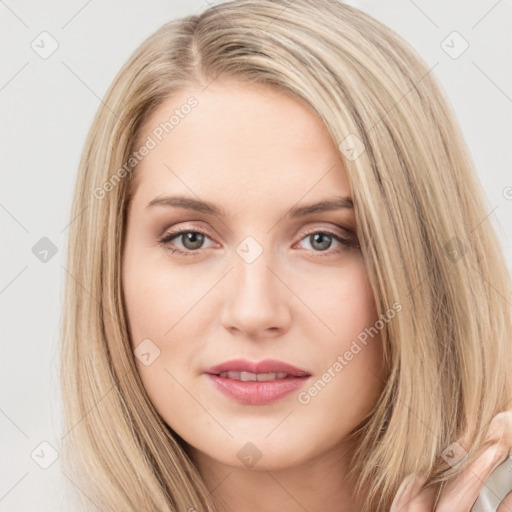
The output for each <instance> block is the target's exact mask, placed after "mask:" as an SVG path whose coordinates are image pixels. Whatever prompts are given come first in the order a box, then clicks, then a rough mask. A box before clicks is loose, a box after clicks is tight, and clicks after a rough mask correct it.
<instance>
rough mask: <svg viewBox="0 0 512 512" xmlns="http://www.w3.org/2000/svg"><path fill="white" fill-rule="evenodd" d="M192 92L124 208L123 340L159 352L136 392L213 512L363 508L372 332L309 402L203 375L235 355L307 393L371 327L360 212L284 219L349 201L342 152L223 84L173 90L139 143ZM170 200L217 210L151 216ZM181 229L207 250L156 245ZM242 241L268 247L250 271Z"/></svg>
mask: <svg viewBox="0 0 512 512" xmlns="http://www.w3.org/2000/svg"><path fill="white" fill-rule="evenodd" d="M191 95H193V96H194V97H195V98H197V100H198V106H197V107H195V109H193V110H192V111H191V113H190V114H189V115H188V116H186V117H185V118H184V119H182V120H181V121H180V123H179V124H178V125H177V126H175V127H174V129H173V130H172V132H170V133H169V134H167V135H166V136H164V138H163V140H162V141H161V142H159V143H158V144H157V146H156V147H155V148H154V149H152V150H151V151H150V152H149V154H148V155H147V156H146V157H145V158H144V159H143V160H142V161H141V162H140V164H139V165H138V167H137V169H136V176H135V177H136V179H137V186H136V188H135V192H134V195H133V198H132V200H131V202H130V205H129V209H128V218H127V231H126V238H125V245H124V248H123V262H122V266H123V275H122V280H123V291H124V296H125V301H126V308H127V313H128V320H129V328H130V334H131V338H132V346H133V348H134V349H135V348H136V347H137V346H138V345H139V344H140V343H141V342H142V341H143V340H145V339H149V340H151V342H150V343H151V345H150V346H151V347H153V348H152V349H151V351H152V352H153V353H157V352H155V351H158V350H159V354H158V357H156V359H154V361H152V362H151V364H149V365H147V366H146V365H145V364H143V363H142V362H141V361H140V360H139V359H138V358H136V364H137V369H138V372H139V374H140V377H141V379H142V382H143V385H144V387H145V389H146V391H147V394H148V397H149V399H150V400H151V402H152V403H153V404H154V406H155V408H156V409H157V411H158V412H159V414H160V415H161V416H162V418H163V419H164V421H165V422H166V423H167V424H168V425H169V426H170V427H171V428H172V429H173V430H174V431H175V432H176V433H177V434H178V435H179V436H180V437H181V438H182V439H183V440H184V441H185V443H186V445H187V446H188V447H189V449H190V453H191V455H192V457H193V458H194V460H195V461H196V463H197V465H198V467H199V469H200V472H201V473H202V475H203V477H204V479H205V481H206V483H207V485H208V487H209V488H210V489H211V491H212V494H213V496H214V499H215V500H216V502H217V503H218V504H219V510H220V511H226V512H227V511H229V510H232V511H236V512H256V511H258V512H272V511H277V510H279V511H282V510H286V511H288V512H295V511H301V512H303V511H304V510H307V511H309V512H314V511H323V512H329V511H333V512H334V511H336V512H343V511H349V510H358V506H359V504H357V503H356V502H355V500H354V497H353V496H352V489H351V486H350V485H349V483H348V482H347V479H346V473H347V459H348V455H349V453H350V449H351V445H350V444H349V443H348V442H347V441H346V437H347V435H348V434H349V433H350V432H351V431H352V430H353V429H354V428H355V427H356V426H357V425H358V424H359V422H360V421H361V420H362V419H363V418H365V417H366V416H367V415H368V414H369V413H370V412H371V410H372V408H373V407H374V405H375V403H376V401H377V400H378V397H379V395H380V393H381V391H382V387H383V383H384V372H383V368H382V344H381V338H380V333H379V334H378V335H376V336H374V337H373V339H370V340H369V342H368V344H367V345H366V346H364V347H363V349H362V350H361V351H360V352H358V353H357V354H356V355H355V356H354V357H353V359H352V360H351V361H349V363H348V364H347V365H346V366H345V367H344V368H343V370H342V371H340V372H338V373H337V374H336V376H335V378H333V379H331V381H330V382H329V383H328V384H327V385H326V386H325V387H324V389H322V390H321V392H320V393H318V394H317V395H316V396H314V397H313V398H312V399H311V400H310V402H309V403H307V404H303V403H300V402H299V400H298V392H293V393H291V394H290V395H287V396H286V397H284V398H281V399H280V400H278V401H277V402H274V403H272V404H268V405H247V404H241V403H238V402H236V401H234V400H233V399H230V398H228V397H226V396H225V395H224V394H222V393H220V392H219V391H218V390H217V389H216V388H215V387H214V386H213V385H212V383H211V382H210V379H209V377H208V376H207V375H206V374H205V373H204V372H205V370H206V369H208V368H209V367H210V366H213V365H215V364H218V363H221V362H224V361H227V360H229V359H233V358H238V357H242V358H246V359H250V360H252V361H259V360H262V359H266V358H274V359H279V360H282V361H286V362H288V363H290V364H292V365H295V366H297V367H299V368H302V369H305V370H307V371H308V372H309V373H311V374H312V377H310V379H309V383H308V384H305V386H304V388H303V389H302V390H299V391H303V390H304V389H307V388H308V387H309V386H310V385H311V384H312V383H313V382H315V381H316V380H317V379H319V378H320V377H321V376H322V374H324V372H326V371H327V370H328V368H330V367H332V366H333V364H334V362H335V361H336V360H337V357H338V355H342V354H344V353H345V352H346V351H347V350H348V349H349V348H350V346H351V343H352V342H353V340H354V339H355V338H356V337H357V336H358V334H360V333H361V332H362V331H364V329H365V328H367V327H370V326H372V325H374V324H375V322H376V320H377V319H378V316H377V313H376V310H375V304H374V299H373V295H372V292H371V288H370V285H369V282H368V277H367V273H366V269H365V265H364V261H363V257H362V253H361V250H360V249H359V248H358V247H357V238H355V229H356V224H355V216H354V212H353V210H352V209H348V208H343V209H337V210H332V211H327V212H322V213H316V214H310V215H308V216H307V217H303V218H299V219H288V218H285V217H284V216H285V214H286V213H287V211H288V210H289V209H290V208H292V207H295V206H302V205H306V204H310V203H316V202H320V201H322V200H326V199H331V198H333V197H339V196H347V197H350V194H351V190H350V186H349V183H348V180H347V176H346V171H345V168H344V165H343V161H342V158H341V157H340V153H339V150H338V148H337V147H336V145H335V144H334V142H333V141H332V139H331V138H330V135H329V133H328V131H327V129H326V128H325V126H324V125H323V123H322V122H321V121H320V120H319V119H318V118H317V117H316V116H315V115H314V113H313V112H312V111H311V110H309V109H308V108H307V107H306V106H305V105H304V104H302V103H301V102H299V101H298V100H297V99H294V98H292V97H291V96H288V95H287V94H285V93H283V92H281V91H277V90H275V89H272V88H269V87H267V86H263V85H250V86H249V85H247V84H245V85H241V84H240V83H237V82H232V81H230V82H227V81H215V82H214V83H213V84H211V85H210V86H208V87H207V88H206V89H205V90H204V91H201V89H200V88H190V89H189V90H187V91H182V92H179V93H175V94H174V95H173V96H172V97H170V98H168V99H167V100H166V101H165V102H164V103H162V104H161V105H160V107H159V108H158V109H157V110H156V111H155V112H154V113H153V114H152V115H151V116H150V118H149V119H148V121H147V122H146V124H145V125H144V126H143V127H142V129H141V132H140V134H139V140H140V141H141V142H143V141H145V140H146V138H147V137H148V136H150V135H151V134H152V130H153V129H154V128H155V127H156V126H158V125H159V123H160V122H165V121H166V120H168V119H169V117H170V115H171V114H172V113H173V112H174V110H175V109H177V108H180V106H181V105H183V104H184V103H186V101H187V99H188V98H189V96H191ZM170 195H173V196H176V195H180V196H186V197H188V198H192V199H201V200H206V201H209V202H212V203H214V204H215V205H217V206H218V207H220V208H222V209H223V210H224V211H225V213H226V215H225V216H223V217H216V216H212V215H210V214H207V213H204V212H197V211H191V210H186V209H183V208H178V207H175V206H174V207H170V206H162V205H155V206H151V207H147V205H148V203H149V202H150V201H152V200H153V199H155V198H161V197H163V196H170ZM176 229H183V230H184V231H187V232H192V233H197V230H198V229H199V230H200V231H204V232H205V233H206V236H205V237H204V242H203V244H202V245H201V243H200V242H199V244H198V242H197V241H196V242H195V244H196V246H193V244H192V243H191V242H188V243H187V240H186V239H185V237H184V236H179V235H178V236H176V238H174V239H173V240H172V241H167V242H166V243H165V244H162V243H160V241H159V239H160V238H161V237H162V236H163V235H165V234H167V233H169V232H171V230H173V231H174V230H176ZM314 233H332V234H334V235H337V236H340V237H342V238H345V239H348V240H349V241H350V242H352V243H353V245H355V246H347V245H344V244H342V243H341V242H338V241H337V240H336V239H335V238H334V237H332V238H329V237H327V246H328V248H327V249H325V248H323V249H322V245H321V243H315V242H314V240H312V237H311V236H310V235H312V234H314ZM248 236H251V237H253V238H254V239H255V240H256V243H257V245H258V246H259V247H260V248H261V250H262V253H261V254H260V255H259V256H258V257H257V258H256V259H255V260H254V261H253V262H251V263H248V262H247V261H245V260H244V259H243V258H242V257H241V256H240V255H239V253H237V248H240V247H241V246H242V247H243V246H244V244H243V243H242V242H243V241H244V240H245V239H246V237H248ZM317 236H318V235H317ZM329 240H330V241H331V245H330V246H329V245H328V242H329ZM323 243H324V244H325V243H326V241H325V239H324V242H323ZM241 244H242V245H241ZM191 247H198V248H196V249H191ZM173 249H178V250H181V251H184V252H187V251H188V252H189V253H193V254H189V255H188V256H185V255H183V254H180V253H179V252H172V251H173ZM251 250H252V249H251ZM156 347H157V348H156ZM247 443H252V445H254V446H255V447H256V449H255V448H247V447H248V446H249V445H247ZM252 445H250V446H252ZM244 446H245V449H246V450H247V449H248V450H249V451H250V453H253V454H256V451H257V453H258V454H260V455H261V458H260V459H259V460H258V461H257V462H256V464H255V465H253V466H252V467H248V465H247V464H245V463H244V462H243V460H242V459H241V458H240V457H239V456H238V455H237V454H238V452H239V450H240V449H241V448H242V447H244ZM475 499H476V496H475ZM411 510H412V509H411ZM414 510H416V509H414ZM417 510H420V509H417ZM421 510H431V508H422V509H421ZM452 510H456V508H453V509H452ZM464 510H466V509H464Z"/></svg>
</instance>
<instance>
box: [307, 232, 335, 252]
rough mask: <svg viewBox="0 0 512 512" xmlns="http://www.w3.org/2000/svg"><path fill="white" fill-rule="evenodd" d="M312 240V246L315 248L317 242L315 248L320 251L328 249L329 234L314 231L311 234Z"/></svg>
mask: <svg viewBox="0 0 512 512" xmlns="http://www.w3.org/2000/svg"><path fill="white" fill-rule="evenodd" d="M311 240H312V243H311V245H312V247H313V248H315V244H316V243H319V246H317V247H316V248H317V249H320V250H321V251H323V250H325V249H328V248H329V246H330V245H331V241H332V240H331V236H330V235H327V234H325V233H315V234H314V235H311Z"/></svg>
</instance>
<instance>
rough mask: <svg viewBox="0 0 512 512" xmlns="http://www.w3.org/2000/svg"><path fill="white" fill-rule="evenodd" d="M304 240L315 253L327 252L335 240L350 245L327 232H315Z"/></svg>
mask: <svg viewBox="0 0 512 512" xmlns="http://www.w3.org/2000/svg"><path fill="white" fill-rule="evenodd" d="M302 240H307V241H309V243H310V246H311V248H312V249H313V250H314V251H315V252H325V251H326V250H327V249H329V248H330V247H331V245H332V243H333V240H334V241H336V242H338V243H340V244H343V245H350V244H349V242H348V241H347V240H345V239H344V238H341V237H340V236H338V235H335V234H334V233H328V232H325V231H315V232H313V233H310V234H309V235H306V236H305V237H304V238H302Z"/></svg>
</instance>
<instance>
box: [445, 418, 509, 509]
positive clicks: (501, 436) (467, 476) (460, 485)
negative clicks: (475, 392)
mask: <svg viewBox="0 0 512 512" xmlns="http://www.w3.org/2000/svg"><path fill="white" fill-rule="evenodd" d="M511 446H512V411H506V412H502V413H500V414H498V415H496V416H495V417H494V418H493V420H492V421H491V423H490V425H489V427H488V429H487V432H486V435H485V438H484V443H483V444H482V446H481V447H480V449H479V452H480V455H479V456H478V457H477V459H476V460H475V461H474V462H473V463H472V464H471V465H470V466H469V467H468V468H467V469H466V470H465V471H464V472H463V473H461V474H460V475H458V476H457V477H456V478H455V479H454V480H452V481H451V482H449V483H448V485H447V486H446V488H445V490H444V492H443V495H442V496H441V498H440V500H439V503H438V505H437V507H436V512H454V511H456V512H458V511H460V512H466V511H468V510H469V509H470V508H471V506H472V505H473V504H474V503H475V501H476V500H477V498H478V495H479V494H480V492H481V490H482V488H483V487H484V485H485V482H486V480H487V479H488V478H489V476H490V475H491V473H492V472H493V471H494V470H495V469H496V468H497V466H499V465H500V464H501V463H502V462H504V461H505V459H506V458H507V457H508V454H509V451H510V447H511ZM477 453H478V452H477Z"/></svg>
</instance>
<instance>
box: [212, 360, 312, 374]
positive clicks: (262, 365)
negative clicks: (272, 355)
mask: <svg viewBox="0 0 512 512" xmlns="http://www.w3.org/2000/svg"><path fill="white" fill-rule="evenodd" d="M230 371H233V372H251V373H278V372H283V373H287V374H288V375H290V376H293V377H309V376H310V375H311V374H310V373H309V372H308V371H306V370H303V369H301V368H297V367H295V366H292V365H291V364H288V363H285V362H283V361H278V360H277V359H264V360H263V361H259V362H256V363H254V362H252V361H248V360H247V359H232V360H230V361H226V362H224V363H221V364H218V365H216V366H212V367H211V368H209V369H208V370H206V372H205V373H209V374H210V375H218V374H219V373H221V372H230Z"/></svg>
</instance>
